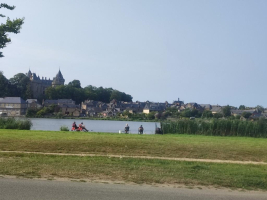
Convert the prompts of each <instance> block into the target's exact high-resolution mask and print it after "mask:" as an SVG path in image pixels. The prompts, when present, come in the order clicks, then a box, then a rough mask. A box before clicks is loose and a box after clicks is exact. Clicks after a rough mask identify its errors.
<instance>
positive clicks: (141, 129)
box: [138, 125, 144, 134]
mask: <svg viewBox="0 0 267 200" xmlns="http://www.w3.org/2000/svg"><path fill="white" fill-rule="evenodd" d="M143 132H144V128H143V126H142V125H141V126H140V127H139V128H138V134H143Z"/></svg>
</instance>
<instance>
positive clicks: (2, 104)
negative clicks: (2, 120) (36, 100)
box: [0, 97, 27, 117]
mask: <svg viewBox="0 0 267 200" xmlns="http://www.w3.org/2000/svg"><path fill="white" fill-rule="evenodd" d="M26 111H27V102H26V101H24V100H23V99H22V98H21V97H5V98H1V99H0V115H1V116H7V117H19V116H24V115H25V114H26Z"/></svg>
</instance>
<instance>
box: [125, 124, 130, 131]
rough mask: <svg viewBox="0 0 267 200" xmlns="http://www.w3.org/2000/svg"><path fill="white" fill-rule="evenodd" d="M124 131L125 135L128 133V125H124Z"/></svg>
mask: <svg viewBox="0 0 267 200" xmlns="http://www.w3.org/2000/svg"><path fill="white" fill-rule="evenodd" d="M124 131H125V133H129V131H130V127H129V125H128V124H126V126H125V128H124Z"/></svg>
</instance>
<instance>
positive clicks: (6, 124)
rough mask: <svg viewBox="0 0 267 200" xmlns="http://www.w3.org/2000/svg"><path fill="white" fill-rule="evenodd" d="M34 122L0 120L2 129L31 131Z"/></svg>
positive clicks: (12, 119)
mask: <svg viewBox="0 0 267 200" xmlns="http://www.w3.org/2000/svg"><path fill="white" fill-rule="evenodd" d="M31 127H32V122H31V121H30V120H22V119H14V118H0V129H20V130H30V129H31Z"/></svg>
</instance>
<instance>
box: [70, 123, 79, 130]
mask: <svg viewBox="0 0 267 200" xmlns="http://www.w3.org/2000/svg"><path fill="white" fill-rule="evenodd" d="M77 129H78V126H77V124H76V122H73V124H72V129H71V130H73V131H75V130H77Z"/></svg>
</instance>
